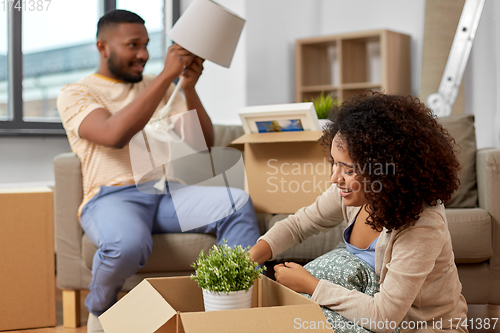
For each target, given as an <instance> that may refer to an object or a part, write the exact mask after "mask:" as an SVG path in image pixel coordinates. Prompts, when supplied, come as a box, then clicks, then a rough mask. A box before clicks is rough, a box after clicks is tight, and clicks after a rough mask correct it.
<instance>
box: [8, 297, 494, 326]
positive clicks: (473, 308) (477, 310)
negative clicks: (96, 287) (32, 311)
mask: <svg viewBox="0 0 500 333" xmlns="http://www.w3.org/2000/svg"><path fill="white" fill-rule="evenodd" d="M86 296H87V293H85V292H82V295H81V300H82V304H81V309H82V317H81V321H82V326H81V327H78V328H64V327H63V326H62V292H61V291H60V290H59V289H58V290H57V294H56V313H57V326H56V327H48V328H39V329H30V330H20V331H8V333H31V332H32V333H86V332H87V317H88V315H89V313H88V312H87V310H86V309H85V306H84V304H83V302H84V301H85V297H86ZM120 296H123V294H121V295H120ZM468 317H469V318H474V319H477V318H490V320H491V318H500V306H492V305H488V306H484V305H469V314H468ZM469 332H470V333H500V319H499V320H498V322H497V325H496V327H495V329H489V330H485V329H482V330H478V329H473V330H469Z"/></svg>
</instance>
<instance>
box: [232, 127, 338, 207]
mask: <svg viewBox="0 0 500 333" xmlns="http://www.w3.org/2000/svg"><path fill="white" fill-rule="evenodd" d="M321 136H322V132H321V131H304V132H276V133H258V134H245V135H243V136H241V137H239V138H238V139H236V140H235V141H233V142H232V146H233V147H238V145H240V146H241V145H244V157H245V172H246V177H247V184H246V190H247V192H248V193H249V194H250V197H251V198H252V201H253V204H254V207H255V211H256V212H258V213H271V214H289V213H295V212H296V211H297V210H299V209H300V208H302V207H305V206H308V205H310V204H311V203H313V202H314V201H315V200H316V198H317V197H318V196H319V195H321V194H322V193H323V192H324V191H326V190H327V189H328V188H329V187H330V185H331V181H330V176H331V165H330V163H329V161H328V158H327V157H328V156H329V153H328V152H326V151H325V149H324V148H323V147H322V146H321V145H320V143H319V139H320V138H321Z"/></svg>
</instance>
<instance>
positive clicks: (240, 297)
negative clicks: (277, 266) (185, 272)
mask: <svg viewBox="0 0 500 333" xmlns="http://www.w3.org/2000/svg"><path fill="white" fill-rule="evenodd" d="M249 248H250V247H247V248H242V247H241V245H236V246H234V247H233V248H231V247H229V246H228V245H227V243H226V241H225V240H224V241H223V242H222V244H220V245H219V246H217V245H214V246H213V247H212V249H210V250H209V252H208V254H205V253H204V252H203V250H202V251H201V252H200V256H199V257H198V259H197V260H196V262H194V263H192V264H191V267H193V268H194V269H195V274H192V275H191V279H193V280H195V281H196V282H197V283H198V286H199V287H200V288H202V289H203V302H204V304H205V311H221V310H230V309H244V308H250V306H251V303H252V287H253V283H254V281H255V280H256V279H258V278H259V276H260V274H261V273H262V272H263V271H264V270H265V267H264V268H257V267H258V264H257V263H256V262H254V261H253V260H252V259H251V258H250V256H249V254H248V252H247V250H248V249H249Z"/></svg>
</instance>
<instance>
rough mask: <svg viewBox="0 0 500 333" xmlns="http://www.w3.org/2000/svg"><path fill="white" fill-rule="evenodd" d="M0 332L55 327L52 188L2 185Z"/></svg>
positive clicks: (0, 202)
mask: <svg viewBox="0 0 500 333" xmlns="http://www.w3.org/2000/svg"><path fill="white" fill-rule="evenodd" d="M0 225H1V230H2V231H1V232H0V272H1V273H0V295H1V296H0V314H1V315H0V331H3V330H14V329H24V328H35V327H48V326H55V325H56V300H55V268H54V231H53V204H52V191H51V190H50V189H49V188H24V189H0Z"/></svg>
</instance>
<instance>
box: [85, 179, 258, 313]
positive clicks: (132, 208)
mask: <svg viewBox="0 0 500 333" xmlns="http://www.w3.org/2000/svg"><path fill="white" fill-rule="evenodd" d="M168 187H169V189H170V191H169V192H168V194H146V193H142V192H140V191H138V190H137V188H136V186H135V185H130V186H103V187H101V190H100V192H99V193H98V194H97V195H95V196H94V197H93V198H92V199H91V200H90V201H89V202H88V203H87V204H86V205H85V207H84V208H83V211H82V215H81V224H82V228H83V230H84V231H85V233H86V234H87V236H88V237H89V238H90V240H91V241H92V242H93V243H94V244H95V245H96V246H97V247H98V250H97V252H96V253H95V255H94V259H93V263H92V281H91V282H90V285H89V289H90V293H89V295H88V296H87V298H86V300H85V305H86V307H87V309H88V310H89V312H91V313H93V314H94V315H96V316H99V315H100V314H102V313H103V312H104V311H106V310H107V309H108V308H109V307H110V306H111V305H113V304H114V303H115V302H116V300H117V295H118V292H119V291H120V290H121V288H122V286H123V284H124V282H125V280H126V279H127V278H128V277H130V276H132V275H134V274H135V273H136V272H137V271H138V270H139V269H141V268H142V267H144V265H145V264H146V261H147V259H148V257H149V255H150V254H151V251H152V247H153V240H152V234H155V233H180V232H182V231H181V226H180V224H179V219H178V218H177V215H179V216H182V220H183V221H186V222H188V223H189V221H188V220H189V217H191V218H192V220H193V221H194V223H193V225H198V226H199V225H201V224H200V221H202V220H204V221H207V223H208V222H212V223H209V224H206V225H203V226H200V227H197V228H195V229H192V230H189V232H190V233H191V232H195V233H212V234H215V235H216V237H217V243H218V244H219V243H221V242H222V239H225V240H226V241H227V243H228V245H229V246H234V245H241V246H243V247H246V246H249V245H250V246H251V245H254V244H255V242H256V241H257V238H258V237H259V236H260V232H259V227H258V224H257V218H256V216H255V211H254V208H253V204H252V201H251V200H250V198H249V197H248V194H247V193H245V192H244V191H242V190H238V189H234V188H231V189H230V192H231V197H232V203H233V208H231V207H229V208H228V205H227V204H226V205H223V204H221V203H222V202H227V201H228V189H227V188H225V187H203V186H184V185H182V184H179V183H175V182H169V183H168ZM178 189H182V191H179V192H174V191H175V190H178ZM171 193H173V195H174V198H175V207H174V203H173V200H172V194H171ZM235 207H236V209H235ZM238 207H240V208H239V209H238ZM213 221H215V222H213ZM182 229H183V230H186V228H185V227H184V228H182ZM165 259H167V258H165Z"/></svg>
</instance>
